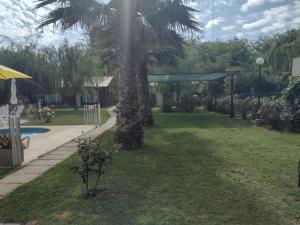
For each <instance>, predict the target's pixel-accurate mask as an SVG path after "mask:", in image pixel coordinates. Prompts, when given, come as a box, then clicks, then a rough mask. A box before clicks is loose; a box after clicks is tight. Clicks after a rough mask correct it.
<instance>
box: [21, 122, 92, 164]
mask: <svg viewBox="0 0 300 225" xmlns="http://www.w3.org/2000/svg"><path fill="white" fill-rule="evenodd" d="M24 128H31V127H29V126H27V127H24ZM43 128H47V129H49V130H50V131H49V132H47V133H43V134H38V135H34V136H32V137H31V138H30V146H29V148H28V149H25V150H24V162H23V165H26V164H28V163H29V162H31V161H32V160H34V159H36V158H38V157H39V156H42V155H44V154H46V153H47V152H49V151H51V150H53V149H55V148H58V147H59V146H61V145H63V144H65V143H67V142H69V141H71V140H73V139H75V138H77V137H79V136H80V135H82V134H84V133H86V132H88V131H90V130H92V129H94V128H95V127H94V126H84V125H77V126H43Z"/></svg>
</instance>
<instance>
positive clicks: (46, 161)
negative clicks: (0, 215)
mask: <svg viewBox="0 0 300 225" xmlns="http://www.w3.org/2000/svg"><path fill="white" fill-rule="evenodd" d="M108 112H109V114H110V115H111V117H110V119H109V120H108V121H107V122H106V123H105V124H103V125H101V126H100V127H98V128H96V129H93V130H91V131H89V132H87V133H85V134H83V135H81V136H79V137H78V138H80V137H91V138H93V139H95V138H97V137H98V136H100V135H101V134H102V133H104V132H105V131H106V130H108V129H110V128H112V127H113V126H114V125H115V124H116V116H115V113H114V112H113V109H109V110H108ZM75 152H77V144H76V142H75V140H72V141H70V142H68V143H65V144H63V145H61V146H60V147H58V148H56V149H54V150H52V151H50V152H48V153H46V154H45V155H43V156H41V157H39V158H38V159H36V160H33V161H31V162H30V163H28V164H27V165H26V166H25V167H23V168H22V169H20V170H18V171H16V172H15V173H13V174H10V175H8V176H6V177H5V178H3V179H1V180H0V199H1V198H4V197H5V196H6V195H8V194H9V193H11V192H13V191H14V190H15V189H16V188H18V187H20V186H21V185H23V184H26V183H28V182H30V181H32V180H33V179H35V178H37V177H39V176H41V175H42V174H43V173H45V172H46V171H47V170H49V169H51V168H52V167H54V166H55V165H57V164H58V163H60V162H62V161H63V160H65V159H67V158H68V157H70V156H71V155H73V154H74V153H75ZM0 225H1V223H0Z"/></svg>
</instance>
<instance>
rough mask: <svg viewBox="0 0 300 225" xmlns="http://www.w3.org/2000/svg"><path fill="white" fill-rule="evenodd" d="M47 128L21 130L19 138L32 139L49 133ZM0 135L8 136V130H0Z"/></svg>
mask: <svg viewBox="0 0 300 225" xmlns="http://www.w3.org/2000/svg"><path fill="white" fill-rule="evenodd" d="M49 131H50V130H49V129H47V128H36V127H34V128H21V137H22V138H23V137H32V136H35V135H38V134H44V133H47V132H49ZM0 135H9V129H3V130H0Z"/></svg>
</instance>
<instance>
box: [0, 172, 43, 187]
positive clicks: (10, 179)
mask: <svg viewBox="0 0 300 225" xmlns="http://www.w3.org/2000/svg"><path fill="white" fill-rule="evenodd" d="M38 176H39V174H17V173H14V174H11V175H9V176H6V177H5V178H3V179H2V180H1V181H0V184H25V183H28V182H30V181H32V180H33V179H35V178H37V177H38Z"/></svg>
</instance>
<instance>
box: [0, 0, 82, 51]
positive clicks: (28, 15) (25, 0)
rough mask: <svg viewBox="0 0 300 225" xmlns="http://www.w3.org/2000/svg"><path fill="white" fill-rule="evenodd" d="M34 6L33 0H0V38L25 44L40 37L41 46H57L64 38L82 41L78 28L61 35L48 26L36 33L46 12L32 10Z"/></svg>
mask: <svg viewBox="0 0 300 225" xmlns="http://www.w3.org/2000/svg"><path fill="white" fill-rule="evenodd" d="M34 5H35V1H33V0H9V1H8V0H0V21H1V26H0V37H1V36H5V37H8V38H9V39H11V40H13V41H15V42H18V43H24V42H25V43H26V41H27V40H28V38H30V37H32V38H36V37H37V36H40V38H39V42H40V43H41V44H43V45H49V44H56V45H57V44H59V43H61V42H62V41H63V40H64V39H65V38H68V40H70V42H77V41H79V40H81V39H82V37H83V36H82V31H81V30H80V29H79V28H78V29H74V30H71V31H68V32H64V33H63V32H61V30H60V29H59V28H57V27H56V28H53V27H52V26H49V27H47V28H45V29H43V32H41V31H37V30H36V28H37V27H38V25H39V23H40V21H41V18H42V16H44V15H45V14H46V13H47V12H48V11H47V9H46V8H42V9H39V10H34ZM40 33H42V34H41V35H40Z"/></svg>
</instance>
